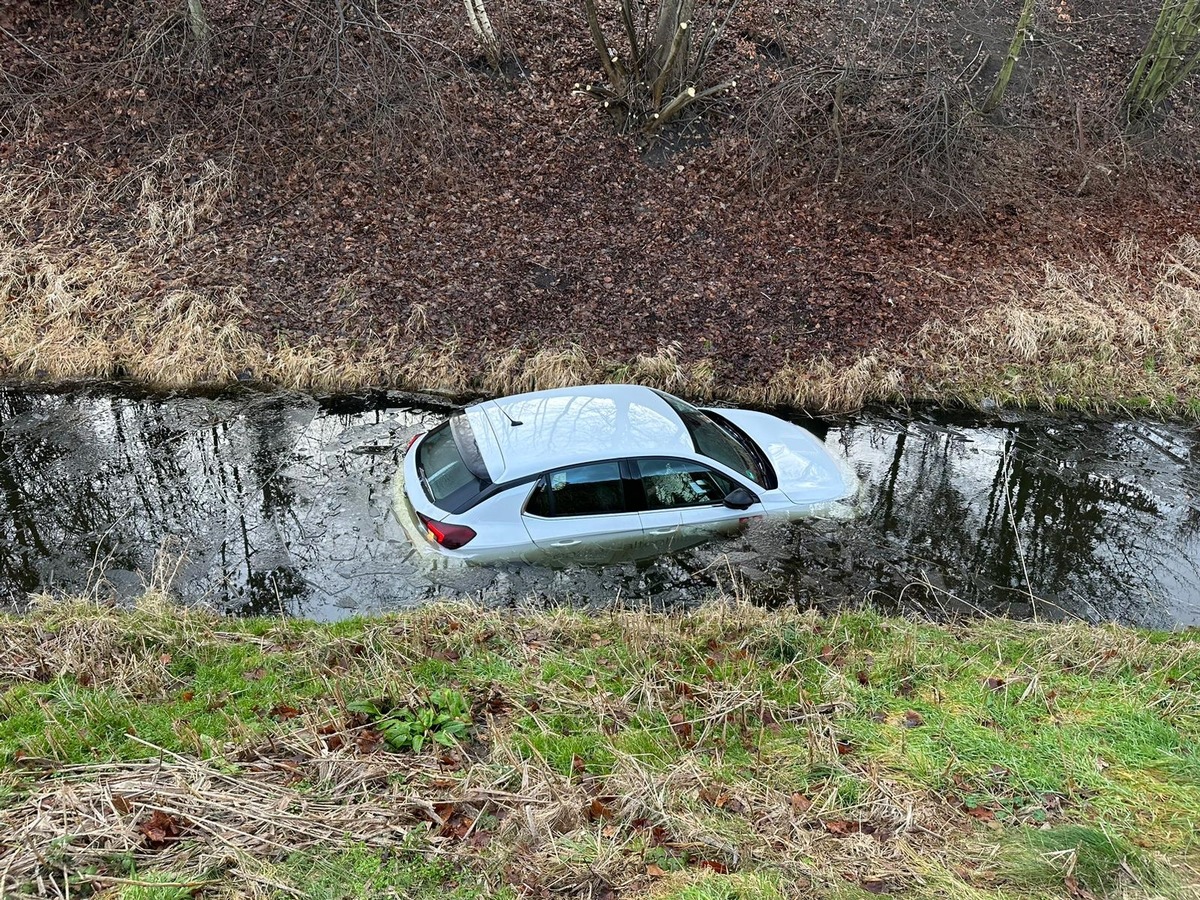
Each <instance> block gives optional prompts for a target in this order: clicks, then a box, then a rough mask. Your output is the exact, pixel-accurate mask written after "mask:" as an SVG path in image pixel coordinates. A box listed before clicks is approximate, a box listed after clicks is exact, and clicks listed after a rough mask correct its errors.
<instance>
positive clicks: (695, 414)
mask: <svg viewBox="0 0 1200 900" xmlns="http://www.w3.org/2000/svg"><path fill="white" fill-rule="evenodd" d="M659 396H660V397H662V398H663V399H664V400H665V401H667V404H668V405H669V406H670V407H671V408H672V409H673V410H675V412H677V413H678V414H679V418H680V419H682V420H683V424H684V425H685V426H686V427H687V430H688V434H690V435H691V436H692V443H694V444H695V445H696V451H697V452H698V453H701V454H703V455H704V456H707V457H708V458H709V459H715V460H716V461H717V462H719V463H723V464H724V465H727V466H729V468H731V469H733V470H734V471H735V472H741V473H742V474H743V475H745V476H746V477H747V478H749V479H750V480H751V481H753V482H755V483H756V484H760V485H763V486H766V485H767V481H768V479H767V474H766V472H765V471H763V467H762V464H761V463H760V462H759V461H758V459H756V458H755V454H754V453H753V452H752V451H751V448H750V447H749V446H748V445H747V444H746V443H745V441H746V440H747V439H746V438H745V437H744V436H743V435H741V434H739V433H738V432H737V431H735V430H734V429H733V428H731V427H729V426H728V425H722V424H721V423H720V422H718V421H716V420H714V419H713V418H711V417H710V416H709V415H708V414H707V413H705V412H704V411H703V410H700V409H697V408H696V407H694V406H692V405H691V404H690V403H685V402H684V401H683V400H680V399H679V398H678V397H673V396H672V395H670V394H663V393H661V392H659Z"/></svg>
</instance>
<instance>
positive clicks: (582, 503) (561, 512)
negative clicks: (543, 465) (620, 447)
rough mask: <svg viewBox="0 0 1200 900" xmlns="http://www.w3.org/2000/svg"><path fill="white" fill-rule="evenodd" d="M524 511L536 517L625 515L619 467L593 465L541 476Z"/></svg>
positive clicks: (601, 464)
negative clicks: (622, 513)
mask: <svg viewBox="0 0 1200 900" xmlns="http://www.w3.org/2000/svg"><path fill="white" fill-rule="evenodd" d="M525 511H526V512H528V513H531V514H533V515H535V516H596V515H602V514H604V513H621V512H625V489H624V484H623V482H622V481H621V467H620V466H619V465H618V464H617V463H615V462H603V463H592V464H590V465H586V466H574V467H573V468H570V469H561V470H559V471H558V472H551V473H550V474H549V475H544V476H542V479H541V480H540V481H539V482H538V486H537V488H536V489H535V490H534V492H533V496H531V497H530V498H529V503H528V505H527V506H526V507H525Z"/></svg>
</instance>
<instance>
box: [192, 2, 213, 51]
mask: <svg viewBox="0 0 1200 900" xmlns="http://www.w3.org/2000/svg"><path fill="white" fill-rule="evenodd" d="M187 21H188V27H189V28H190V29H191V30H192V37H193V38H195V39H196V43H197V44H199V45H200V46H201V47H208V42H209V40H210V39H211V38H212V30H211V29H210V28H209V27H208V16H206V15H205V14H204V4H203V3H202V2H201V0H187Z"/></svg>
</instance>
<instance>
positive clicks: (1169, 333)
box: [909, 236, 1200, 415]
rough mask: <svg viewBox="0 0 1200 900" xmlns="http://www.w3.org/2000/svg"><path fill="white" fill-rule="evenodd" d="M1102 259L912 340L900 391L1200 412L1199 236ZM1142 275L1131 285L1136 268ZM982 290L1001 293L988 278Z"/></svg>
mask: <svg viewBox="0 0 1200 900" xmlns="http://www.w3.org/2000/svg"><path fill="white" fill-rule="evenodd" d="M1114 257H1115V258H1114V260H1113V261H1111V262H1110V261H1102V260H1097V261H1092V262H1088V263H1085V264H1081V265H1079V266H1077V267H1075V268H1073V269H1070V270H1064V269H1059V268H1056V267H1054V266H1050V265H1047V267H1046V269H1045V273H1044V277H1043V278H1042V280H1041V281H1040V282H1034V281H1032V280H1029V279H1026V280H1024V281H1023V282H1021V283H1019V284H1018V286H1017V287H1016V288H1015V289H1011V293H1010V296H1009V297H1008V299H1007V300H1006V301H1004V302H1001V303H998V304H996V305H995V306H992V307H991V308H989V309H986V310H985V311H984V312H983V314H982V315H980V316H978V317H977V318H974V319H972V320H969V321H964V322H959V323H948V322H935V323H932V324H930V325H929V326H927V327H926V328H925V329H924V330H923V331H922V332H921V334H920V335H919V336H918V338H917V339H916V341H915V346H914V350H913V354H914V356H915V357H916V359H917V361H918V362H917V365H916V367H915V377H914V380H913V382H912V383H911V384H910V386H909V392H910V393H911V394H912V395H914V396H917V397H922V398H928V399H942V400H944V399H946V398H952V399H955V398H956V399H960V400H962V401H964V402H966V403H968V404H970V405H978V404H979V403H980V402H982V401H983V400H984V399H985V398H990V399H992V400H994V401H995V402H997V403H1001V404H1018V405H1032V406H1038V407H1042V408H1047V409H1048V408H1053V407H1056V406H1067V407H1074V408H1084V409H1091V410H1100V409H1111V408H1114V407H1117V408H1128V409H1146V408H1148V409H1150V410H1153V411H1156V412H1164V413H1189V414H1192V415H1195V414H1196V413H1197V411H1198V410H1200V407H1197V405H1196V404H1197V401H1200V240H1197V239H1196V238H1195V237H1194V236H1187V237H1184V238H1182V239H1180V240H1179V241H1178V242H1177V243H1176V244H1175V245H1174V246H1173V247H1171V248H1170V249H1168V250H1167V251H1166V252H1165V253H1164V254H1163V255H1162V257H1161V258H1160V259H1158V260H1151V261H1149V262H1147V261H1146V260H1145V259H1144V258H1143V256H1142V254H1141V253H1140V251H1139V249H1138V247H1137V245H1136V243H1134V242H1132V241H1126V242H1124V243H1122V244H1121V245H1119V246H1118V247H1117V249H1116V251H1115V255H1114ZM1143 265H1145V266H1147V267H1148V268H1149V269H1150V272H1151V273H1152V274H1151V277H1150V279H1149V280H1150V282H1151V284H1152V287H1151V289H1150V290H1149V291H1146V290H1145V288H1144V287H1143V286H1142V285H1143V284H1144V282H1145V280H1146V279H1145V278H1143V277H1142V272H1141V271H1139V267H1141V266H1143ZM982 287H983V289H985V290H986V289H988V288H989V287H990V289H991V290H992V291H993V292H995V293H1000V292H1001V291H1002V288H1001V287H1000V286H999V284H998V283H994V282H993V283H991V284H990V285H989V283H988V282H986V281H985V282H984V283H983V285H982Z"/></svg>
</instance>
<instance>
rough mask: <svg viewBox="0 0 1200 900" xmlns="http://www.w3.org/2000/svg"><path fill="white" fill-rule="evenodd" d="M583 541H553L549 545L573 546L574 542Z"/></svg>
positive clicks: (579, 542) (580, 542)
mask: <svg viewBox="0 0 1200 900" xmlns="http://www.w3.org/2000/svg"><path fill="white" fill-rule="evenodd" d="M582 543H583V541H554V542H553V543H552V544H550V546H551V547H574V546H575V545H576V544H582Z"/></svg>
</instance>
